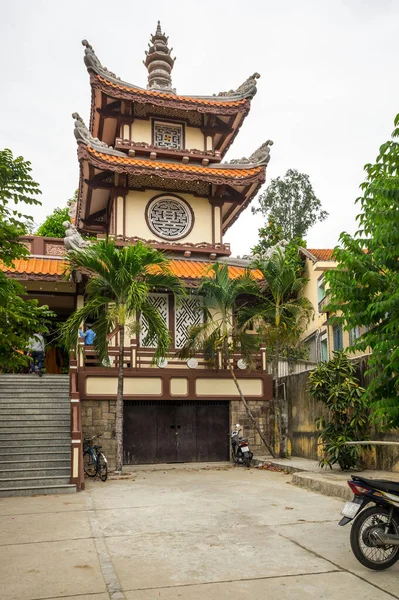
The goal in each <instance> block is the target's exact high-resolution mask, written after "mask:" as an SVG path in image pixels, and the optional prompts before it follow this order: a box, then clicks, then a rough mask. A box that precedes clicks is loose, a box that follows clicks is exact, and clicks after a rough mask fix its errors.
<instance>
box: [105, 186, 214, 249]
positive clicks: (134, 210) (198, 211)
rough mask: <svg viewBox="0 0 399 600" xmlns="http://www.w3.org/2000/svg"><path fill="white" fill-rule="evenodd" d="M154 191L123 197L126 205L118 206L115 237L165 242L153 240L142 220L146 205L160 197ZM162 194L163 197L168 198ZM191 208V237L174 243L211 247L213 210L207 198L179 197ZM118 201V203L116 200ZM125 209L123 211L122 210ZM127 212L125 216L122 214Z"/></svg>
mask: <svg viewBox="0 0 399 600" xmlns="http://www.w3.org/2000/svg"><path fill="white" fill-rule="evenodd" d="M159 194H160V192H156V191H153V190H146V191H143V192H140V191H131V192H129V193H128V195H127V196H126V200H125V202H123V199H122V198H121V200H122V202H118V205H117V215H116V235H117V236H124V237H136V236H137V237H141V238H144V239H145V240H157V241H159V242H165V240H164V239H162V238H160V237H158V236H156V235H155V234H154V233H153V232H152V231H151V229H150V228H149V227H148V225H147V222H146V219H145V210H146V207H147V204H148V202H149V201H150V200H151V199H152V198H154V197H155V196H157V195H159ZM167 195H168V194H167V192H165V196H167ZM178 196H179V197H181V198H183V199H184V200H185V201H186V202H187V203H188V204H189V205H190V207H191V209H192V211H193V214H194V225H193V227H192V229H191V231H190V233H189V234H188V235H187V236H185V237H183V238H180V239H179V240H177V242H179V243H185V242H188V243H194V244H196V243H200V242H207V243H212V206H211V205H210V203H209V201H208V198H200V197H196V196H194V195H193V194H178ZM118 200H119V199H118ZM124 207H125V208H124ZM124 209H125V211H126V214H125V216H124V215H123V211H124Z"/></svg>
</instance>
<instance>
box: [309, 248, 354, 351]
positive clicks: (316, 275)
mask: <svg viewBox="0 0 399 600" xmlns="http://www.w3.org/2000/svg"><path fill="white" fill-rule="evenodd" d="M336 266H337V263H336V262H333V261H317V262H316V263H313V262H312V261H311V260H310V259H309V258H307V257H306V259H305V277H306V278H307V279H308V282H307V283H306V286H305V288H304V291H303V296H304V297H305V298H308V300H310V302H311V303H312V306H313V310H314V315H313V318H312V320H311V321H310V323H309V325H308V327H307V329H306V331H305V332H304V334H303V335H302V340H303V341H305V343H306V344H307V346H308V348H309V360H312V361H320V360H323V359H324V360H325V359H327V358H330V359H331V358H332V357H333V352H334V325H333V324H332V323H331V322H329V319H330V318H331V317H332V313H325V312H322V313H320V312H319V281H320V278H322V277H323V276H324V274H325V273H326V271H328V270H330V269H334V268H336ZM324 288H325V291H326V292H327V291H328V284H325V286H324ZM337 314H338V313H337ZM361 331H362V330H361ZM323 337H326V339H327V355H326V356H325V357H323V356H322V350H321V340H322V338H323ZM349 345H350V334H349V331H346V330H345V329H344V327H342V348H343V349H346V348H348V346H349ZM362 354H363V352H355V353H353V354H351V356H361V355H362Z"/></svg>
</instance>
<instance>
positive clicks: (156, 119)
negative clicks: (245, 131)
mask: <svg viewBox="0 0 399 600" xmlns="http://www.w3.org/2000/svg"><path fill="white" fill-rule="evenodd" d="M82 43H83V45H84V47H85V55H84V62H85V65H86V67H87V70H88V73H89V76H90V86H91V110H90V122H89V127H88V128H87V127H86V125H85V123H84V122H83V120H82V119H81V118H80V116H79V115H78V114H77V113H74V115H73V117H74V120H75V137H76V140H77V143H78V158H79V163H80V185H79V200H78V204H77V210H76V218H75V223H76V226H77V227H78V229H79V230H81V231H82V232H84V233H88V234H91V235H93V234H95V235H98V236H100V237H102V236H112V237H114V238H115V240H116V241H117V242H122V243H134V242H135V241H137V240H142V241H144V242H145V243H147V244H150V245H152V246H154V247H156V248H158V249H161V250H167V251H168V252H169V253H170V254H171V255H173V256H180V257H181V258H186V259H188V258H190V257H191V258H192V259H194V258H201V259H204V258H207V259H208V260H209V259H210V260H214V259H216V258H219V257H223V256H229V255H230V247H229V245H228V244H226V243H224V242H223V236H224V234H225V232H226V231H227V230H228V228H229V227H231V225H232V224H233V223H234V222H235V221H236V220H237V218H238V217H239V215H240V214H241V212H242V211H243V210H245V208H246V207H247V206H248V205H249V203H250V202H251V200H252V199H253V198H254V197H255V195H256V194H257V192H258V191H259V188H260V186H261V185H262V184H263V183H264V181H265V172H266V165H267V163H268V161H269V158H270V145H271V144H272V142H270V141H268V142H266V143H265V144H263V145H262V146H261V147H260V148H259V149H257V150H256V151H255V152H254V153H253V154H251V155H250V157H249V158H241V159H238V160H231V161H230V162H229V163H225V162H222V161H223V158H224V156H225V154H226V152H227V150H228V149H229V147H230V145H231V144H232V142H233V141H234V138H235V136H236V135H237V133H238V131H239V129H240V127H241V125H242V123H243V121H244V119H245V117H246V115H247V114H248V112H249V110H250V105H251V100H252V98H253V97H254V96H255V94H256V83H257V79H258V78H259V74H258V73H254V74H253V75H252V76H251V77H249V78H248V79H247V80H246V81H245V82H244V83H243V84H242V85H240V86H239V87H238V88H237V90H231V91H229V92H220V93H219V94H215V95H212V96H187V95H184V96H183V95H178V94H177V93H176V90H175V89H174V88H173V87H172V77H171V75H172V70H173V66H174V61H175V59H174V58H172V54H171V52H172V51H171V49H169V47H168V38H167V37H166V36H165V34H164V33H162V30H161V26H160V23H159V22H158V25H157V28H156V32H155V34H154V35H152V36H151V43H150V44H149V49H148V51H147V52H146V57H145V61H144V65H145V66H146V68H147V70H148V84H147V88H146V89H143V88H140V87H138V86H137V85H134V84H131V83H127V82H126V81H123V80H121V79H120V78H119V77H117V76H116V75H115V74H114V73H112V72H111V71H109V70H108V69H107V68H105V67H104V66H103V65H102V63H101V62H100V60H99V59H98V57H97V56H96V54H95V52H94V49H93V47H92V46H91V45H90V44H89V43H88V42H87V41H86V40H84V41H83V42H82Z"/></svg>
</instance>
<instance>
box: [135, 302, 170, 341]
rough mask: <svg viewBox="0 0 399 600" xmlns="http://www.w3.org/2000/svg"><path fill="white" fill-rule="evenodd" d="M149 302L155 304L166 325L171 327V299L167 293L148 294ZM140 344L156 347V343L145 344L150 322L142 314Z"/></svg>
mask: <svg viewBox="0 0 399 600" xmlns="http://www.w3.org/2000/svg"><path fill="white" fill-rule="evenodd" d="M148 302H149V303H150V304H152V306H154V307H155V308H156V309H157V310H158V312H159V313H160V315H161V317H162V319H163V321H164V323H165V325H166V327H167V328H168V329H169V300H168V295H167V294H148ZM140 325H141V330H140V346H141V347H143V348H155V346H156V344H155V342H153V343H152V344H147V345H146V344H144V340H145V337H146V335H147V333H148V323H147V321H146V319H145V318H144V317H143V316H142V315H141V316H140Z"/></svg>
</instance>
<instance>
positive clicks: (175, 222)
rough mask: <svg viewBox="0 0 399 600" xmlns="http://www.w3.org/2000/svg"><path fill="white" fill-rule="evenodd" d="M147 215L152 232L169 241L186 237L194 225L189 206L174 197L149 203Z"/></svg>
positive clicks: (157, 199) (156, 199)
mask: <svg viewBox="0 0 399 600" xmlns="http://www.w3.org/2000/svg"><path fill="white" fill-rule="evenodd" d="M146 214H147V221H148V225H149V227H150V229H151V230H152V232H153V233H155V234H156V235H157V236H159V237H161V238H164V239H168V240H177V239H180V238H182V237H184V236H186V235H187V234H188V233H189V231H190V230H191V227H192V224H193V217H192V213H191V211H190V208H189V207H188V205H187V204H186V203H185V202H183V201H182V200H180V199H178V198H174V197H168V196H165V197H163V198H155V200H152V201H151V202H150V203H149V205H148V207H147V211H146Z"/></svg>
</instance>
